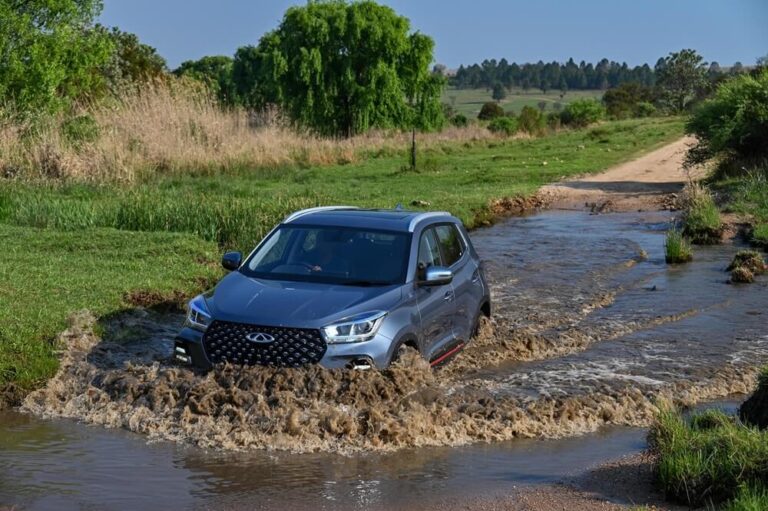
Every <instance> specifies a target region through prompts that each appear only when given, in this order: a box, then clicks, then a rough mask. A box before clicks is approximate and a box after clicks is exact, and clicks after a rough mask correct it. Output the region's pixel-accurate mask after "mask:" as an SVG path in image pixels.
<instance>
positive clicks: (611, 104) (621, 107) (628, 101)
mask: <svg viewBox="0 0 768 511" xmlns="http://www.w3.org/2000/svg"><path fill="white" fill-rule="evenodd" d="M651 101H653V91H652V90H651V88H650V87H646V86H644V85H641V84H639V83H636V82H626V83H622V84H621V85H619V86H618V87H614V88H613V89H608V90H607V91H605V94H603V104H604V105H605V108H606V111H607V113H608V115H609V116H611V117H612V118H614V119H626V118H628V117H648V115H647V114H646V115H643V114H642V113H641V109H642V110H643V112H645V109H646V108H647V106H651V107H653V105H652V104H651ZM641 104H642V105H646V106H644V107H641V106H640V105H641ZM653 110H654V111H655V110H656V108H655V107H653Z"/></svg>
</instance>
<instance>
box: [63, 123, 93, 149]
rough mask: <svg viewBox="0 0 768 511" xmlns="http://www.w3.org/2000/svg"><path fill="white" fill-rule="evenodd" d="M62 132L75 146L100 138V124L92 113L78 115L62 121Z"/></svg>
mask: <svg viewBox="0 0 768 511" xmlns="http://www.w3.org/2000/svg"><path fill="white" fill-rule="evenodd" d="M61 134H62V135H63V136H64V138H65V139H66V140H67V142H69V143H70V144H72V145H73V146H74V147H80V146H81V145H82V144H84V143H89V142H94V141H96V139H98V138H99V125H98V124H97V123H96V120H95V119H94V118H93V117H91V116H90V115H78V116H77V117H72V118H71V119H67V120H66V121H64V122H63V123H61Z"/></svg>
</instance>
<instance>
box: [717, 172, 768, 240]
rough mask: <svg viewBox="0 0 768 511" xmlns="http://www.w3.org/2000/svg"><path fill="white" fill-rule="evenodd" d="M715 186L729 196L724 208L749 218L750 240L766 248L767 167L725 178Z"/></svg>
mask: <svg viewBox="0 0 768 511" xmlns="http://www.w3.org/2000/svg"><path fill="white" fill-rule="evenodd" d="M715 184H716V186H717V187H718V188H719V189H720V190H722V191H725V192H726V194H727V195H728V196H729V198H730V199H729V201H728V203H727V204H726V209H727V210H728V211H732V212H734V213H739V214H741V215H745V216H747V217H749V218H751V220H752V223H753V228H752V232H751V241H752V242H753V243H755V244H756V245H758V246H761V247H763V248H766V249H768V168H764V169H759V170H757V171H754V172H753V173H751V174H748V175H746V176H742V177H739V178H725V179H721V180H719V181H717V182H716V183H715Z"/></svg>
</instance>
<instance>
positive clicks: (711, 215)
mask: <svg viewBox="0 0 768 511" xmlns="http://www.w3.org/2000/svg"><path fill="white" fill-rule="evenodd" d="M683 202H684V205H685V207H684V212H683V234H684V235H686V236H688V237H689V238H690V239H691V241H692V242H693V243H697V244H702V245H710V244H715V243H719V242H720V236H721V235H722V233H723V222H722V220H721V219H720V211H719V210H718V209H717V206H716V205H715V200H714V199H713V198H712V194H710V193H709V190H707V189H706V188H702V187H701V186H698V185H692V186H689V187H687V188H686V192H685V196H684V198H683Z"/></svg>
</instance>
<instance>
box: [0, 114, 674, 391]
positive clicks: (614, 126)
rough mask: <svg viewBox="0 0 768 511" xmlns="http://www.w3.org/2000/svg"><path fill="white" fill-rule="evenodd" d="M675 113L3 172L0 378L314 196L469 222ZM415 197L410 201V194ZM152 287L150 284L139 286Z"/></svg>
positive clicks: (159, 296)
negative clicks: (166, 165) (227, 157)
mask: <svg viewBox="0 0 768 511" xmlns="http://www.w3.org/2000/svg"><path fill="white" fill-rule="evenodd" d="M682 127H683V122H682V120H681V119H679V118H656V119H644V120H632V121H620V122H609V123H604V124H602V125H599V126H596V127H593V128H588V129H584V130H579V131H575V130H574V131H570V130H566V131H562V132H559V133H556V134H552V135H549V136H545V137H542V138H535V139H506V140H505V139H495V140H494V139H491V140H484V141H477V142H472V143H464V144H457V143H447V142H446V143H444V144H443V145H439V146H436V147H434V148H432V149H430V150H429V151H426V152H424V153H423V154H420V160H419V161H420V163H419V170H418V171H412V170H407V169H406V162H407V156H406V151H405V148H404V150H403V151H402V153H397V154H394V155H392V154H384V155H382V156H380V157H372V158H369V159H367V160H365V161H363V162H362V163H359V164H347V165H336V166H327V167H303V166H292V167H285V168H281V169H242V170H238V171H232V172H228V173H225V174H217V175H196V176H191V175H190V176H181V177H179V176H176V177H167V178H154V179H153V180H152V181H151V182H144V183H140V184H137V185H133V186H130V187H128V186H119V185H82V184H29V183H23V182H14V181H3V182H0V240H1V241H2V246H3V250H2V251H1V252H0V339H1V340H2V342H0V388H2V387H3V386H4V385H7V384H10V383H12V384H15V385H17V386H18V387H20V388H22V389H29V388H33V387H35V386H36V385H39V384H40V383H42V382H43V381H44V380H45V379H46V378H47V377H49V376H50V375H51V374H52V371H54V370H55V367H56V356H55V352H56V346H55V345H54V344H53V343H52V342H51V341H52V340H53V339H54V338H55V336H56V334H57V332H60V331H61V330H62V329H63V328H64V327H65V326H66V318H67V315H68V314H70V313H71V312H74V311H77V310H80V309H86V308H87V309H91V310H92V311H94V312H95V313H96V314H97V315H99V316H105V315H109V314H112V313H115V312H118V311H120V310H122V309H125V308H130V307H133V306H135V305H134V303H135V300H133V299H132V298H131V296H132V294H135V293H134V292H135V291H140V292H141V296H143V297H144V299H143V300H141V303H142V304H145V305H146V304H147V303H150V302H152V301H155V302H162V301H167V300H169V299H170V300H174V301H178V300H179V299H180V298H181V296H183V295H190V294H192V293H195V292H198V291H200V290H202V289H203V288H204V287H205V286H206V285H208V284H209V283H210V282H211V281H212V279H215V278H216V277H217V276H218V275H220V274H221V273H220V270H219V269H218V268H217V267H216V263H215V260H216V259H217V258H218V253H219V252H221V251H222V250H223V249H224V248H225V247H232V248H237V249H240V250H249V249H250V248H252V247H253V245H254V244H255V243H256V242H257V241H258V240H259V238H260V237H261V236H263V235H264V233H265V232H266V231H267V230H268V229H269V228H271V227H272V226H273V225H274V224H275V223H276V222H278V221H279V220H280V219H281V218H282V217H283V216H284V215H285V214H287V213H289V212H291V211H293V210H295V209H299V208H303V207H307V206H312V205H322V204H340V203H341V204H352V205H359V206H366V207H387V208H389V207H393V206H394V205H395V204H397V203H402V204H404V205H406V206H407V205H409V204H410V203H411V202H412V201H427V202H429V203H430V205H429V206H428V209H446V210H449V211H451V212H453V213H454V214H456V215H457V216H459V217H460V218H461V219H462V220H463V221H464V222H465V223H466V224H467V225H468V226H469V227H474V226H476V225H478V224H481V223H485V222H487V221H488V220H489V219H490V218H491V214H490V212H489V207H488V206H489V200H490V199H493V198H500V197H505V196H515V195H528V194H531V193H533V192H534V191H535V190H536V189H538V188H539V187H540V186H541V185H543V184H546V183H548V182H551V181H554V180H558V179H560V178H562V177H565V176H570V175H575V174H581V173H586V172H596V171H599V170H602V169H604V168H606V167H609V166H611V165H614V164H616V163H618V162H621V161H624V160H627V159H630V158H632V157H633V156H636V155H638V154H640V153H643V152H646V151H648V150H650V149H653V148H655V147H658V146H660V145H662V144H664V143H666V142H669V141H671V140H673V139H676V138H678V137H680V136H681V135H682ZM415 209H418V208H415ZM147 297H148V298H147Z"/></svg>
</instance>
